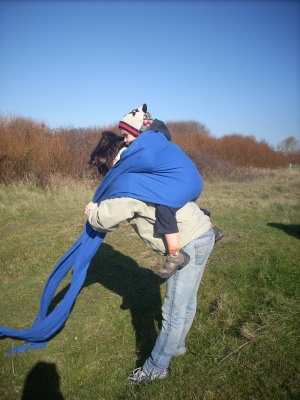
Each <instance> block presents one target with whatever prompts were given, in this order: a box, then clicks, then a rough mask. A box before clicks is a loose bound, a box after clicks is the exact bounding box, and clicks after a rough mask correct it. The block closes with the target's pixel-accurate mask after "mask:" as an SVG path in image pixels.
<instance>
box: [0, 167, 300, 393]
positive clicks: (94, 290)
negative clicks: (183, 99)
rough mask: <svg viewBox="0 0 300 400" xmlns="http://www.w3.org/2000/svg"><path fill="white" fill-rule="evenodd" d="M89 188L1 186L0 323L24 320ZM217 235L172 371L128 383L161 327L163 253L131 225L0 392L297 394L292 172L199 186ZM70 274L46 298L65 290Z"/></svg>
mask: <svg viewBox="0 0 300 400" xmlns="http://www.w3.org/2000/svg"><path fill="white" fill-rule="evenodd" d="M92 194H93V193H92V191H91V190H89V189H86V188H84V187H80V186H76V185H73V186H72V185H65V186H62V187H61V188H57V189H51V190H42V189H37V188H36V187H33V186H30V185H23V186H7V187H4V186H2V187H0V209H1V217H0V218H1V219H0V222H1V223H0V232H1V242H0V257H1V260H0V261H1V280H0V317H1V318H0V325H4V326H9V327H13V328H17V329H24V328H28V327H30V326H31V324H32V322H33V320H34V318H35V315H36V313H37V310H38V307H39V299H40V296H41V293H42V290H43V287H44V284H45V282H46V280H47V278H48V276H49V274H50V272H51V271H52V268H53V267H54V265H55V264H56V262H57V261H58V260H59V259H60V257H61V256H62V255H63V254H64V253H65V252H66V251H67V250H68V249H69V247H70V246H71V245H72V244H73V243H74V241H75V239H77V237H78V236H79V235H80V234H81V232H82V229H83V226H84V223H85V216H84V214H83V210H84V206H85V204H86V203H87V202H88V201H89V200H90V199H91V197H92ZM199 205H201V206H202V207H204V208H207V209H209V210H210V211H211V212H212V222H213V223H215V224H216V225H217V226H219V227H220V228H221V229H223V230H224V232H225V235H226V236H225V238H224V239H223V240H222V241H221V242H219V243H218V244H217V245H216V246H215V249H214V251H213V254H212V256H211V258H210V260H209V264H208V266H207V269H206V271H205V274H204V277H203V280H202V284H201V288H200V291H199V295H198V312H197V315H196V318H195V321H194V325H193V327H192V330H191V332H190V335H189V337H188V341H187V347H188V350H189V351H188V353H187V355H186V356H184V357H177V358H174V359H173V360H172V361H171V364H170V377H169V379H167V380H165V381H154V382H150V383H146V384H142V385H139V386H131V385H130V384H129V383H128V382H127V380H126V377H127V375H128V374H129V373H130V372H131V371H132V370H133V369H134V368H135V367H137V366H140V365H141V363H142V362H143V361H144V360H145V358H146V357H147V356H148V355H149V352H150V351H151V347H152V346H153V343H154V341H155V337H156V334H157V331H158V329H159V327H160V322H161V321H160V316H161V312H160V307H161V302H162V298H163V294H164V290H165V283H162V281H161V280H160V279H159V278H158V276H157V270H158V268H159V267H160V266H161V265H162V262H163V259H162V258H161V257H159V256H158V255H156V254H155V253H153V252H151V251H150V250H148V249H147V248H146V246H145V245H144V244H143V242H142V241H141V240H140V239H139V238H138V237H137V236H136V235H135V233H134V232H133V231H132V230H131V228H130V227H129V226H128V225H127V224H126V223H124V224H122V226H121V228H120V229H119V231H117V232H115V233H112V234H109V235H107V236H106V238H105V243H103V244H102V246H101V247H100V249H99V251H98V253H97V254H96V256H95V258H94V259H93V261H92V263H91V265H90V268H89V271H88V276H87V279H86V282H85V284H84V286H83V288H82V291H81V293H80V295H79V296H78V298H77V300H76V303H75V305H74V307H73V310H72V312H71V314H70V317H69V319H68V320H67V322H66V324H65V326H64V328H63V329H62V330H61V332H59V334H58V335H56V336H55V337H54V338H53V339H52V340H51V341H49V342H48V345H47V347H46V348H44V349H41V350H35V351H27V352H25V353H22V354H13V355H11V356H7V355H6V351H7V350H8V349H10V348H12V347H15V346H18V345H20V344H21V342H20V341H17V340H13V339H9V338H6V339H3V340H0V398H1V400H17V399H22V400H24V399H28V400H37V399H44V400H48V399H49V400H56V399H60V400H62V399H64V400H131V399H138V400H147V399H149V400H150V399H157V400H165V399H170V400H182V399H185V400H192V399H195V400H200V399H203V400H204V399H205V400H212V399H228V400H248V399H249V400H263V399H270V400H277V399H278V400H284V399H293V400H296V399H299V398H300V361H299V360H300V322H299V321H300V319H299V314H300V313H299V311H300V301H299V300H300V296H299V276H300V272H299V271H300V257H299V255H300V241H299V238H300V231H299V229H300V171H296V170H285V171H280V172H278V174H276V176H274V177H269V178H266V179H262V180H258V181H255V182H251V183H228V182H219V183H214V184H212V183H207V184H206V186H205V190H204V193H203V195H202V196H201V202H200V203H199ZM69 280H70V277H69V276H68V277H67V278H66V279H65V281H64V283H63V284H62V287H61V288H59V290H58V293H57V294H56V300H57V301H59V299H60V298H61V296H62V295H63V294H64V292H65V290H66V288H67V285H68V282H69Z"/></svg>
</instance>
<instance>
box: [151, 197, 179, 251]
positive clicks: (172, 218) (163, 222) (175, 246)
mask: <svg viewBox="0 0 300 400" xmlns="http://www.w3.org/2000/svg"><path fill="white" fill-rule="evenodd" d="M177 210H178V208H172V207H167V206H162V205H160V204H157V206H156V221H155V232H156V233H159V234H160V235H164V236H165V239H166V242H167V247H168V253H169V254H170V253H174V252H175V253H178V251H179V234H178V227H177V221H176V211H177Z"/></svg>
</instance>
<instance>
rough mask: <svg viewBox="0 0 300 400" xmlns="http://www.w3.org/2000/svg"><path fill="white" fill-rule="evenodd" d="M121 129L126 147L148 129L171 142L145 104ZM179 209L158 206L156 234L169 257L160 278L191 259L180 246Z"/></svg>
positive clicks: (130, 115)
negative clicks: (163, 237)
mask: <svg viewBox="0 0 300 400" xmlns="http://www.w3.org/2000/svg"><path fill="white" fill-rule="evenodd" d="M119 129H120V131H121V134H122V136H123V137H124V142H125V144H126V146H130V144H131V143H132V142H133V141H134V140H135V139H136V138H137V137H138V136H139V135H140V134H142V133H143V132H145V131H146V130H148V129H151V130H153V131H157V132H162V133H163V134H164V135H165V136H166V138H167V139H168V140H169V141H171V134H170V132H169V130H168V128H167V127H166V125H165V124H164V123H163V122H162V121H159V120H157V119H154V120H153V118H152V116H151V114H150V113H149V112H148V110H147V105H146V104H143V106H140V107H138V108H136V109H134V110H132V111H131V112H129V113H128V114H126V115H124V117H123V118H122V120H121V121H120V122H119ZM177 210H178V208H172V207H168V206H164V205H161V204H157V205H156V223H155V228H156V233H158V234H162V235H164V236H165V239H166V243H167V247H168V255H167V259H166V262H165V265H164V267H163V268H162V269H160V270H159V276H160V277H162V278H169V277H170V276H172V275H173V274H174V273H175V272H176V271H177V270H178V269H181V268H183V267H184V266H186V265H187V264H188V263H189V261H190V257H189V255H188V254H187V253H185V252H184V251H183V250H182V249H180V246H179V234H178V227H177V221H176V211H177Z"/></svg>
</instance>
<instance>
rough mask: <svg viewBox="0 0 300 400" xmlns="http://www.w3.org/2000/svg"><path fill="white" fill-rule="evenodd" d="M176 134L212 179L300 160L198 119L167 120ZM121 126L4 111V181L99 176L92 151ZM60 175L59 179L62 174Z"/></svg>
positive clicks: (241, 176) (0, 178) (0, 163)
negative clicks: (57, 123) (220, 132)
mask: <svg viewBox="0 0 300 400" xmlns="http://www.w3.org/2000/svg"><path fill="white" fill-rule="evenodd" d="M167 125H168V127H169V129H170V131H171V133H172V140H173V142H175V143H176V144H178V145H179V146H180V147H181V148H182V149H183V150H184V151H185V152H186V153H187V154H188V155H189V156H190V157H191V158H192V160H193V161H194V162H195V164H196V165H197V167H198V169H199V171H200V172H201V174H202V175H203V176H204V177H205V178H206V179H214V178H216V179H229V180H237V181H243V180H248V179H252V178H253V177H255V178H257V177H258V176H260V175H265V173H266V170H268V171H269V172H270V173H271V171H270V170H273V169H275V168H282V167H288V166H289V164H290V163H293V164H299V163H300V152H299V150H298V151H297V152H294V153H293V154H289V155H287V154H285V153H283V152H277V151H275V150H274V149H272V148H271V147H270V146H269V145H268V144H267V143H265V142H257V141H256V140H255V138H254V137H251V136H242V135H238V134H233V135H227V136H224V137H222V138H215V137H213V136H211V135H210V133H209V131H208V129H207V128H206V127H205V126H204V125H203V124H200V123H198V122H195V121H187V122H184V121H181V122H172V121H171V122H167ZM108 129H109V130H112V131H114V132H115V133H118V129H117V127H116V126H114V127H113V126H111V127H97V128H96V127H95V128H86V129H83V128H80V129H75V128H60V129H57V130H55V131H53V130H51V129H50V128H49V127H47V126H46V125H45V124H43V123H40V122H36V121H33V120H31V119H28V118H23V117H0V143H1V146H0V183H4V184H10V183H15V182H19V181H29V182H31V183H34V184H36V185H38V186H41V187H46V186H49V185H51V182H53V181H55V180H53V176H58V177H60V176H61V177H68V178H72V179H75V180H78V179H88V178H92V179H93V178H96V179H97V180H98V179H99V177H98V176H97V172H96V171H95V170H91V168H90V167H89V165H88V161H89V156H90V153H91V152H92V150H93V149H94V147H95V146H96V144H97V143H98V140H99V138H100V135H101V132H102V131H103V130H108ZM56 181H57V180H56Z"/></svg>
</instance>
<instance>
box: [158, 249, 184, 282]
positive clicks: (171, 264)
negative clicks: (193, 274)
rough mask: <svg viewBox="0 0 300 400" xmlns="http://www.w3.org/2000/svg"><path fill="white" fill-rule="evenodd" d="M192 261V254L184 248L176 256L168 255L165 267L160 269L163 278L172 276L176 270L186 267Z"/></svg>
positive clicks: (159, 272) (159, 273)
mask: <svg viewBox="0 0 300 400" xmlns="http://www.w3.org/2000/svg"><path fill="white" fill-rule="evenodd" d="M189 262H190V256H189V255H188V254H187V253H185V252H184V251H183V250H179V253H178V255H177V256H176V257H171V256H170V255H168V256H167V260H166V263H165V265H164V267H163V268H161V269H160V270H159V271H158V275H159V276H160V277H161V278H166V279H167V278H170V276H172V275H173V274H175V272H176V271H178V270H179V269H181V268H183V267H185V266H186V265H187V264H188V263H189Z"/></svg>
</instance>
